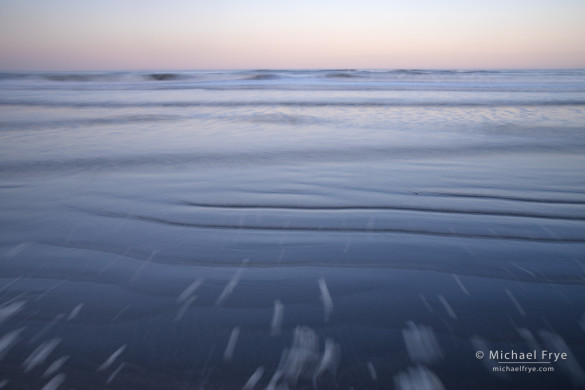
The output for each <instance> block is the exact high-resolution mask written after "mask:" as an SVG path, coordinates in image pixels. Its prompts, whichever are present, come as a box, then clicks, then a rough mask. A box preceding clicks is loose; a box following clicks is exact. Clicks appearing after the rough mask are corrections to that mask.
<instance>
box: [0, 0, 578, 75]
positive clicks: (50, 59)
mask: <svg viewBox="0 0 585 390" xmlns="http://www.w3.org/2000/svg"><path fill="white" fill-rule="evenodd" d="M584 20H585V1H582V0H555V1H552V0H532V1H527V0H517V1H511V0H506V1H504V0H491V1H462V0H445V1H434V0H411V1H392V0H386V1H383V0H362V1H359V2H358V1H346V0H338V1H331V0H324V1H316V0H313V1H308V0H299V1H297V2H284V1H276V0H273V1H268V0H251V1H245V2H244V1H237V0H216V1H214V2H210V1H193V0H191V1H187V0H172V1H171V0H169V1H166V2H161V1H152V0H142V1H137V0H117V1H114V0H101V1H92V0H88V1H73V0H0V69H3V70H106V69H109V70H116V69H217V68H219V69H226V68H232V69H234V68H347V67H351V68H583V67H585V23H584V22H583V21H584Z"/></svg>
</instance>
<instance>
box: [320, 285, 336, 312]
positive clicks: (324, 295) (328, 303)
mask: <svg viewBox="0 0 585 390" xmlns="http://www.w3.org/2000/svg"><path fill="white" fill-rule="evenodd" d="M319 289H320V290H321V302H323V310H324V319H325V322H327V321H329V316H330V315H331V313H332V312H333V300H332V299H331V294H329V289H328V288H327V283H326V282H325V279H324V278H320V279H319Z"/></svg>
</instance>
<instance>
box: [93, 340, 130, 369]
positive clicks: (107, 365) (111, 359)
mask: <svg viewBox="0 0 585 390" xmlns="http://www.w3.org/2000/svg"><path fill="white" fill-rule="evenodd" d="M125 349H126V344H124V345H122V346H121V347H120V348H118V349H117V350H116V351H115V352H114V353H113V354H111V355H110V357H109V358H107V359H106V361H105V362H103V363H102V365H101V366H99V367H98V369H97V370H98V371H105V370H107V369H108V368H110V366H111V365H112V364H113V363H114V361H116V359H117V358H118V357H119V356H120V355H121V354H122V352H124V350H125Z"/></svg>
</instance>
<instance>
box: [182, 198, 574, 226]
mask: <svg viewBox="0 0 585 390" xmlns="http://www.w3.org/2000/svg"><path fill="white" fill-rule="evenodd" d="M182 203H184V204H186V205H189V206H194V207H201V208H223V209H266V210H310V211H320V210H322V211H327V210H340V211H342V210H391V211H414V212H431V213H443V214H463V215H491V216H503V217H520V218H541V219H560V220H569V221H585V217H580V216H574V215H550V214H540V213H520V212H507V211H485V210H458V209H450V208H436V207H408V206H384V205H380V206H364V205H336V206H335V205H324V206H310V205H307V206H306V205H255V204H239V203H195V202H188V201H183V202H182Z"/></svg>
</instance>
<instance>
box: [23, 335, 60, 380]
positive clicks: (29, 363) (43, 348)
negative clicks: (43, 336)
mask: <svg viewBox="0 0 585 390" xmlns="http://www.w3.org/2000/svg"><path fill="white" fill-rule="evenodd" d="M60 342H61V339H60V338H54V339H51V340H49V341H46V342H44V343H42V344H41V345H39V346H38V347H37V348H36V349H35V350H34V351H33V352H32V353H31V354H30V355H29V356H28V357H27V358H26V359H25V361H24V362H23V363H22V366H23V367H24V372H30V371H31V370H32V369H33V368H35V367H36V366H38V365H39V364H42V363H43V362H44V361H45V360H46V359H47V358H48V357H49V355H50V354H51V352H53V350H54V349H55V348H56V347H57V345H59V343H60Z"/></svg>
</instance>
